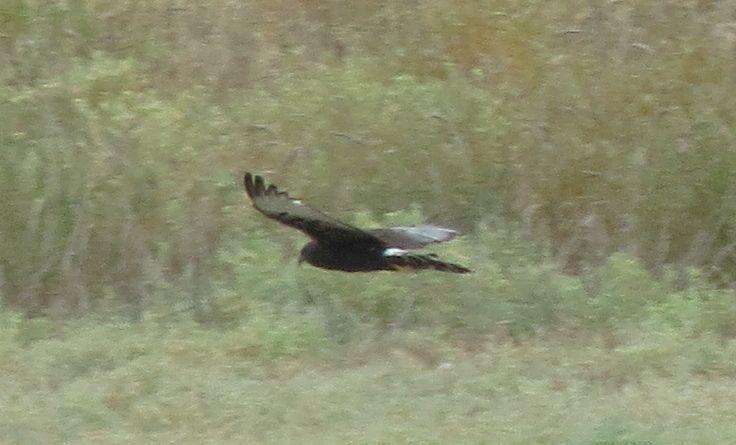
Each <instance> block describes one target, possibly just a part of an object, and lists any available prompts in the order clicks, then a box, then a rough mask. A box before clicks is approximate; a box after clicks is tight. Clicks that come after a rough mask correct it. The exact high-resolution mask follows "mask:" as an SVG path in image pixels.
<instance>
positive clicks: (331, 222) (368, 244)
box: [244, 173, 470, 273]
mask: <svg viewBox="0 0 736 445" xmlns="http://www.w3.org/2000/svg"><path fill="white" fill-rule="evenodd" d="M244 183H245V191H246V193H247V194H248V197H249V198H250V200H251V201H252V202H253V207H255V208H256V209H257V210H258V211H259V212H261V213H263V214H264V215H266V216H268V217H269V218H273V219H275V220H277V221H279V222H280V223H282V224H286V225H287V226H290V227H293V228H295V229H298V230H301V231H302V232H304V233H305V234H306V235H307V236H309V237H310V238H312V240H311V241H310V242H309V243H308V244H307V245H306V246H304V248H302V251H301V253H300V254H299V262H300V263H301V262H302V261H306V262H307V263H309V264H311V265H313V266H315V267H321V268H323V269H331V270H340V271H344V272H370V271H376V270H403V269H410V270H418V269H435V270H441V271H445V272H454V273H467V272H470V269H467V268H465V267H463V266H459V265H457V264H452V263H446V262H444V261H441V260H439V259H438V258H437V256H436V255H434V254H420V253H413V252H409V251H408V249H419V248H422V247H424V246H426V245H427V244H431V243H440V242H443V241H447V240H450V239H452V238H454V237H455V236H456V235H457V232H455V231H454V230H450V229H444V228H442V227H435V226H419V227H393V228H386V229H374V230H361V229H358V228H356V227H353V226H351V225H349V224H345V223H344V222H341V221H338V220H337V219H334V218H332V217H330V216H328V215H326V214H324V213H322V212H320V211H319V210H315V209H313V208H311V207H308V206H306V205H304V204H303V203H302V202H301V201H300V200H298V199H294V198H292V197H290V196H289V195H288V194H287V193H286V192H282V191H279V190H278V189H277V188H276V186H274V185H273V184H272V185H269V186H268V187H266V184H265V183H264V181H263V178H262V177H260V176H253V175H251V174H250V173H246V174H245V178H244Z"/></svg>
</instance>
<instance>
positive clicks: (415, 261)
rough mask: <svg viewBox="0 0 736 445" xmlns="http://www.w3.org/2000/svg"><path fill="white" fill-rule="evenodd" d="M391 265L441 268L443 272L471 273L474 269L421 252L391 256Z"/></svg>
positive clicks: (408, 267)
mask: <svg viewBox="0 0 736 445" xmlns="http://www.w3.org/2000/svg"><path fill="white" fill-rule="evenodd" d="M390 264H391V266H392V267H393V268H394V269H395V270H403V269H410V270H419V269H434V270H441V271H442V272H452V273H469V272H472V270H470V269H468V268H467V267H463V266H460V265H459V264H453V263H446V262H444V261H441V260H439V259H438V258H437V256H436V255H433V254H419V253H410V254H403V255H397V256H393V257H391V260H390Z"/></svg>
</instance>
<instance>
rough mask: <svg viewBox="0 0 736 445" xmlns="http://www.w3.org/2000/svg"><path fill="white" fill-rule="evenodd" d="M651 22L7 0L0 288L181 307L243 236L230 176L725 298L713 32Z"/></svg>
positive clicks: (695, 10)
mask: <svg viewBox="0 0 736 445" xmlns="http://www.w3.org/2000/svg"><path fill="white" fill-rule="evenodd" d="M453 5H454V4H453ZM668 5H670V6H671V7H662V6H661V4H660V3H659V2H644V3H642V4H638V5H636V6H634V5H628V4H625V3H621V2H614V3H610V4H606V5H603V4H601V5H593V4H588V3H582V2H581V3H580V4H578V5H575V6H569V5H568V6H562V5H552V4H541V3H537V2H532V3H529V4H524V5H520V4H517V3H515V2H480V3H478V4H473V5H471V4H467V5H465V6H463V7H459V8H458V7H455V6H452V7H451V6H450V4H449V3H448V2H446V1H444V0H437V1H435V2H430V3H428V4H424V5H423V6H422V7H421V8H419V9H415V8H414V7H412V6H409V5H399V4H396V5H382V6H379V5H364V4H362V3H360V5H351V6H348V5H343V4H342V3H340V2H330V3H327V4H320V5H312V4H310V3H304V4H300V5H299V6H298V7H296V8H292V7H290V6H288V5H286V4H281V3H279V2H276V3H272V2H259V1H254V2H246V3H245V4H240V3H229V2H221V1H213V2H207V3H203V4H199V5H181V6H175V5H174V6H172V5H171V4H169V3H167V2H152V3H149V4H147V5H146V8H143V9H141V8H140V7H139V6H140V5H139V4H138V3H137V2H132V1H131V2H114V3H110V2H106V1H94V2H77V1H68V2H56V3H53V4H44V3H40V2H35V1H30V0H16V1H11V2H9V3H8V2H6V4H4V6H3V7H2V10H1V11H0V12H1V13H2V16H3V23H4V27H3V46H2V48H0V61H2V62H3V63H1V64H0V65H1V66H2V67H3V68H2V71H1V73H0V79H2V86H1V87H0V99H2V100H0V107H1V109H0V113H1V114H2V116H3V119H2V122H1V123H0V126H1V128H0V145H1V146H2V150H1V153H2V154H0V156H2V167H0V168H2V177H1V180H0V187H2V193H3V197H4V199H3V202H2V204H1V205H2V213H3V218H2V221H1V222H0V224H1V226H0V229H1V230H2V233H3V237H2V246H0V247H1V248H2V251H3V252H7V254H5V255H3V259H2V264H1V266H2V268H1V272H2V278H3V279H2V284H3V293H4V295H5V296H6V298H7V300H8V301H9V302H10V303H11V304H13V305H15V306H18V307H25V308H27V309H28V310H31V311H35V310H45V309H48V308H55V309H56V310H57V312H58V311H62V312H64V311H70V310H80V309H81V310H87V309H89V308H92V307H96V306H100V305H102V304H103V302H102V301H101V298H102V296H103V295H107V296H109V297H111V298H112V300H113V301H110V299H109V298H108V303H110V302H113V303H115V304H118V305H119V304H123V305H126V306H128V307H130V308H131V310H132V311H133V312H140V307H141V305H142V302H143V300H145V299H146V298H147V297H146V296H147V295H149V294H150V293H151V292H153V291H159V290H170V291H174V292H178V293H182V292H184V293H187V294H189V295H190V298H192V299H198V298H201V295H200V294H202V293H203V292H205V291H204V290H203V289H204V288H205V287H207V286H208V283H206V281H207V279H206V278H204V277H207V276H209V275H211V274H213V273H217V269H218V268H219V267H221V266H222V265H221V264H218V263H217V262H216V261H214V260H213V258H217V257H218V256H221V252H222V251H223V249H225V250H227V249H229V247H228V244H229V243H233V242H235V241H234V240H243V239H245V238H248V237H249V236H250V234H251V233H253V231H254V230H260V229H257V227H258V226H260V222H256V220H255V219H254V218H255V216H254V215H253V214H252V212H247V210H246V209H245V206H243V205H242V196H241V193H240V191H239V179H238V178H239V176H240V174H241V173H242V171H243V170H246V169H248V170H257V171H267V172H272V174H271V176H272V177H273V179H275V180H278V181H280V182H281V183H283V184H284V185H286V186H288V187H289V188H290V189H293V190H295V191H296V192H298V193H302V194H304V195H306V196H309V197H310V198H311V199H312V200H313V201H314V202H315V203H316V204H317V205H321V206H323V207H326V208H328V209H330V210H338V209H339V210H340V211H342V212H346V213H348V212H352V211H367V212H369V213H370V214H371V215H373V217H381V216H382V215H383V214H385V213H388V212H393V211H396V210H400V209H406V208H410V207H412V206H418V208H419V209H420V210H421V212H422V213H423V214H424V215H425V216H426V217H428V218H429V219H432V220H435V221H439V222H444V223H448V224H452V225H454V226H456V227H461V228H464V229H466V230H471V231H472V230H473V229H477V228H478V227H479V224H487V223H489V222H494V223H497V224H499V225H505V224H508V223H517V224H519V227H520V228H521V229H522V230H523V231H525V232H526V233H527V234H529V235H531V236H532V237H534V239H536V240H537V241H538V242H539V243H540V244H541V245H546V246H549V248H550V249H551V252H552V254H553V256H554V257H555V258H556V260H557V261H558V262H559V263H560V264H561V265H562V267H563V268H564V270H565V271H567V272H571V273H584V272H586V271H588V270H590V269H591V268H593V267H596V266H597V265H600V264H602V263H603V262H604V261H605V259H606V258H607V256H608V255H609V254H610V253H611V252H615V251H618V250H621V249H623V248H626V249H628V250H630V251H632V252H635V253H636V256H638V257H639V258H641V259H642V260H643V261H644V263H645V265H646V266H647V268H648V269H649V270H653V271H655V272H657V273H659V272H660V271H661V270H662V269H663V268H664V267H666V266H667V265H669V264H674V265H676V266H677V267H678V268H681V269H682V268H686V267H690V266H705V270H706V273H707V275H708V276H710V278H711V279H715V280H716V281H717V282H718V283H719V284H721V285H729V284H730V283H732V281H733V267H734V249H733V239H734V237H733V233H734V226H733V221H735V220H736V218H734V216H736V215H735V214H734V211H735V209H736V205H734V202H733V196H736V193H734V190H733V187H734V186H733V184H734V181H733V173H732V172H734V171H736V158H735V157H734V155H733V150H730V149H729V148H728V147H729V146H731V145H733V143H734V140H733V138H734V135H733V132H732V131H731V130H730V128H731V127H732V126H733V122H731V121H730V120H729V119H730V118H729V116H730V115H731V114H733V113H732V111H733V109H734V103H733V101H732V100H730V97H731V95H730V94H728V93H729V92H730V90H731V89H732V88H731V86H732V85H731V80H732V79H731V76H729V75H728V74H727V73H730V72H736V70H734V69H730V68H734V67H732V66H731V64H732V63H733V62H732V57H730V56H729V55H730V53H731V52H732V50H733V45H732V42H733V40H734V39H733V38H732V34H733V32H732V29H731V27H730V25H729V24H728V23H726V22H721V20H720V17H721V14H720V11H721V9H720V8H721V7H716V6H714V5H710V6H709V5H705V4H696V3H685V4H680V3H671V4H670V3H668ZM723 7H725V6H723ZM642 17H657V20H656V24H654V23H651V22H650V21H646V22H643V21H642ZM399 24H400V25H399ZM622 29H623V30H626V31H621V30H622ZM123 30H125V32H123ZM388 30H390V31H388ZM407 172H408V173H410V174H407ZM269 230H270V229H269ZM284 239H285V238H284ZM10 253H12V255H11V254H10ZM182 283H186V284H182ZM174 288H176V289H174Z"/></svg>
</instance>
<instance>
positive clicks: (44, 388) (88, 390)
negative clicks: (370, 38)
mask: <svg viewBox="0 0 736 445" xmlns="http://www.w3.org/2000/svg"><path fill="white" fill-rule="evenodd" d="M460 244H461V246H460V247H458V249H460V250H464V251H474V248H473V247H472V246H471V245H470V244H471V243H463V242H461V243H460ZM475 249H476V250H475V251H476V252H481V251H482V250H483V249H482V248H481V247H479V246H478V245H477V244H476V246H475ZM521 263H522V264H519V265H507V266H506V267H504V266H502V265H500V264H496V265H495V267H494V268H495V269H496V271H495V275H493V274H492V273H490V271H489V270H483V271H479V273H476V274H475V275H474V276H472V277H461V278H453V277H450V278H446V276H444V275H442V276H437V275H432V274H420V275H417V276H412V275H399V276H393V275H391V274H377V275H375V276H370V277H368V276H347V277H345V276H342V275H339V274H334V273H330V272H319V271H315V270H301V271H296V270H295V269H296V266H295V265H291V266H289V267H288V268H283V267H282V266H281V267H280V266H278V265H273V266H269V265H263V266H261V270H259V271H257V273H256V272H255V271H250V270H248V271H244V272H242V274H243V275H247V276H248V277H250V276H253V274H255V275H257V276H266V275H270V276H273V277H274V278H273V279H271V280H266V282H264V283H262V284H261V288H260V289H256V288H254V287H253V286H244V287H243V288H242V289H243V290H242V291H241V292H240V293H237V294H230V293H228V294H225V295H220V296H219V297H217V298H215V299H214V300H213V301H211V302H210V303H209V304H210V305H211V307H210V308H209V309H208V310H206V311H205V310H202V312H201V313H198V314H195V316H194V318H195V320H193V319H192V316H191V315H190V313H191V312H190V311H184V312H180V311H176V309H175V305H172V306H171V307H168V308H166V307H158V308H155V309H152V310H146V311H145V312H144V313H143V314H142V316H141V319H139V320H136V321H131V320H130V319H129V318H125V317H123V318H121V317H120V316H113V315H110V314H107V315H105V314H98V315H87V316H83V317H81V318H76V319H72V320H69V319H67V320H59V321H54V320H51V319H47V318H33V319H27V318H25V317H23V316H22V315H21V314H18V313H13V312H10V311H5V312H3V313H2V318H1V319H0V320H2V322H1V323H0V329H1V331H0V332H1V334H2V335H0V339H2V343H0V354H1V355H2V357H3V360H2V362H1V363H2V364H1V365H0V368H2V373H3V375H4V378H3V379H2V380H1V381H0V384H1V385H2V388H1V391H0V394H1V395H0V410H1V411H2V412H1V413H0V414H1V416H0V419H2V420H0V434H1V435H2V439H3V442H4V443H19V444H24V443H54V442H67V443H69V442H71V443H131V442H134V443H172V442H183V443H244V442H246V443H348V442H354V443H447V442H455V443H458V442H460V443H519V444H527V443H571V444H674V443H682V444H692V443H702V444H711V443H730V442H732V441H734V440H736V427H734V425H736V410H735V409H734V407H733V403H732V402H733V398H734V396H736V385H734V383H736V340H734V338H733V332H734V329H736V302H735V301H734V298H733V294H732V293H731V292H728V291H720V290H715V289H712V288H711V287H709V286H708V285H706V284H703V283H700V284H699V285H694V286H692V287H691V288H689V289H688V290H686V291H676V290H674V289H673V285H674V283H675V282H676V280H673V283H669V284H668V283H667V282H662V281H655V280H653V279H651V278H648V277H647V273H646V272H645V271H644V270H643V269H642V268H641V266H639V265H638V263H637V262H636V261H634V260H631V259H629V258H627V257H623V256H618V257H614V258H613V259H612V260H611V261H609V263H607V264H606V265H605V266H603V267H602V269H601V270H599V271H596V274H595V275H596V277H597V280H596V281H597V282H598V284H597V285H598V286H600V289H599V291H598V293H597V295H598V297H597V298H590V297H586V291H585V289H584V288H585V287H586V286H589V285H591V284H590V283H586V282H585V280H580V279H578V278H570V277H565V276H562V275H559V273H557V272H555V271H554V269H553V268H550V267H545V266H544V265H543V264H541V265H532V266H530V265H524V264H523V262H521ZM279 267H280V268H279ZM277 280H281V281H277ZM291 280H293V282H290V281H291ZM301 280H304V281H302V282H303V283H308V284H306V285H304V286H299V282H300V281H301ZM693 280H697V277H694V278H693ZM402 286H403V287H402ZM443 288H444V289H443ZM273 289H277V293H274V292H273ZM387 289H393V292H389V291H388V290H387ZM394 292H403V293H400V294H399V295H394V294H393V293H394ZM529 292H532V293H533V297H529ZM351 295H352V296H351ZM447 295H454V297H453V298H448V299H445V298H447ZM642 296H647V297H648V298H647V299H646V300H644V299H642V298H641V297H642ZM619 303H620V304H619ZM235 314H238V316H235Z"/></svg>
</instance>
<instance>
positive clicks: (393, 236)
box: [367, 225, 457, 249]
mask: <svg viewBox="0 0 736 445" xmlns="http://www.w3.org/2000/svg"><path fill="white" fill-rule="evenodd" d="M367 232H368V233H370V234H371V235H374V236H375V237H377V238H378V239H380V240H381V241H383V243H384V244H385V245H387V246H389V247H397V248H400V249H421V248H422V247H424V246H426V245H427V244H432V243H441V242H444V241H449V240H451V239H453V238H455V237H456V236H457V232H456V231H455V230H452V229H445V228H443V227H437V226H429V225H426V226H417V227H391V228H387V229H373V230H368V231H367Z"/></svg>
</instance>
